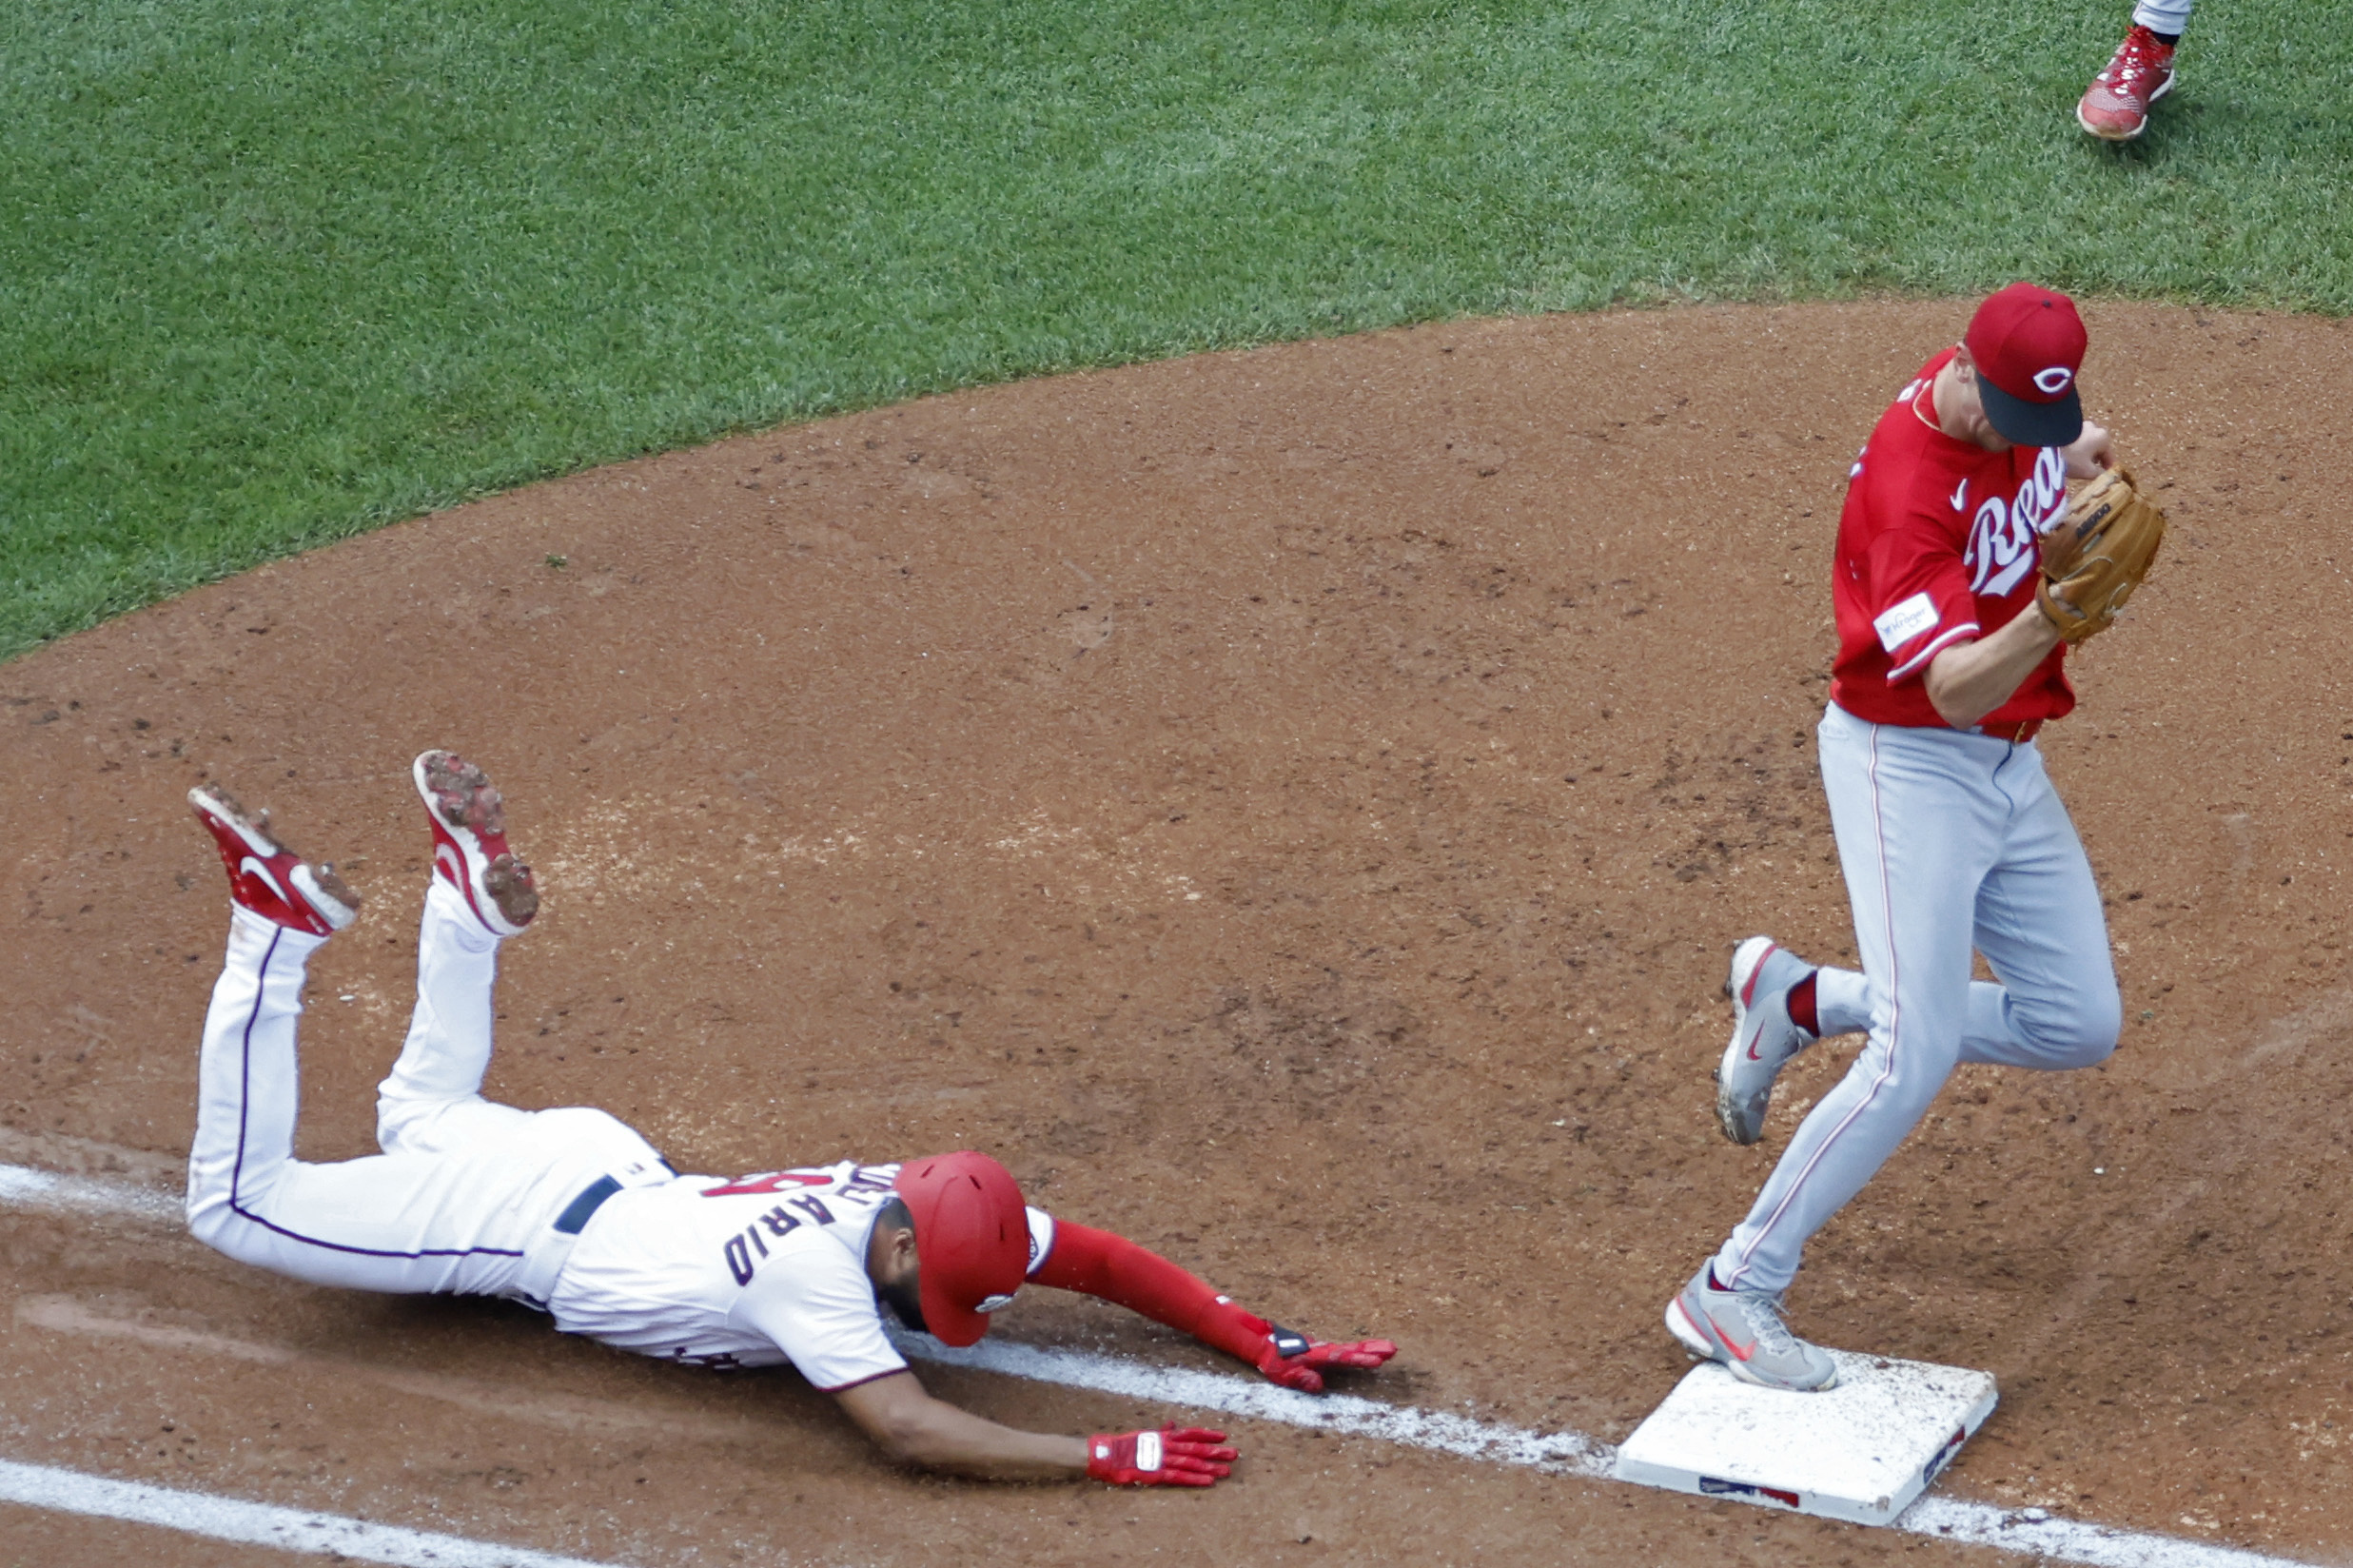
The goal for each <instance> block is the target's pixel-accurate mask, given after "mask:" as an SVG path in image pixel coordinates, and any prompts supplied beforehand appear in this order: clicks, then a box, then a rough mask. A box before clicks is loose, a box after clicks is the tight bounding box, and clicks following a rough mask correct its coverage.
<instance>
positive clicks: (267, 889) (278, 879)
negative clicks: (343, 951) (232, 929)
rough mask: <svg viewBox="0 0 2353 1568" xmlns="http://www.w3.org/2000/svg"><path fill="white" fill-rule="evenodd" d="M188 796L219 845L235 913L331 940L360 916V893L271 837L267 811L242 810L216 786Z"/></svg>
mask: <svg viewBox="0 0 2353 1568" xmlns="http://www.w3.org/2000/svg"><path fill="white" fill-rule="evenodd" d="M187 798H188V804H189V805H191V806H193V807H195V808H196V820H197V821H199V822H202V823H203V824H204V825H205V827H206V829H207V830H209V831H210V833H212V841H213V843H214V844H216V845H218V846H219V847H220V851H221V864H222V865H223V866H225V867H226V868H227V870H228V896H229V898H230V900H231V901H232V902H234V903H235V904H236V905H237V907H238V908H239V909H241V910H250V911H253V912H254V913H255V914H258V915H260V916H261V917H262V918H263V919H265V920H268V921H272V922H275V923H276V924H278V925H281V926H284V927H285V928H286V929H287V930H288V931H307V932H309V933H310V934H311V935H313V936H331V935H333V934H334V933H335V932H337V931H342V930H343V928H344V927H345V926H348V925H350V924H351V923H352V922H353V921H354V920H357V919H358V918H359V917H360V895H359V894H358V893H356V892H352V891H351V890H350V889H349V888H348V887H346V886H344V885H343V878H342V877H340V876H337V875H336V874H335V868H334V867H333V866H326V865H321V866H309V865H305V864H304V862H303V858H302V856H300V855H298V854H296V853H294V852H293V851H292V850H289V849H287V848H286V847H285V846H284V844H281V843H279V842H278V840H277V839H276V838H274V837H272V836H271V834H270V831H269V813H267V812H263V813H260V814H259V815H256V814H254V813H250V812H248V811H246V810H245V808H244V807H243V806H240V805H239V804H237V797H236V796H234V795H232V794H229V793H228V792H227V791H226V790H224V789H222V788H221V787H220V786H219V785H218V784H203V785H199V786H198V787H197V788H195V789H193V790H190V791H188V793H187Z"/></svg>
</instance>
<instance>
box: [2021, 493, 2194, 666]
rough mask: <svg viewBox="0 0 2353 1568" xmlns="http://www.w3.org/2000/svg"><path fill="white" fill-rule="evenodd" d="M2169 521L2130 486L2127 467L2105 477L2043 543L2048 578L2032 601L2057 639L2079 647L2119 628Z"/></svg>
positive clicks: (2070, 505)
mask: <svg viewBox="0 0 2353 1568" xmlns="http://www.w3.org/2000/svg"><path fill="white" fill-rule="evenodd" d="M2165 537H2166V515H2165V514H2164V513H2163V512H2160V511H2158V510H2157V508H2156V507H2155V506H2154V505H2152V504H2150V502H2149V500H2148V498H2147V497H2146V496H2144V495H2142V494H2141V493H2140V491H2138V490H2136V489H2134V488H2133V486H2132V475H2131V474H2130V473H2129V472H2128V470H2126V469H2122V468H2109V469H2106V470H2104V471H2103V472H2101V473H2100V474H2099V475H2098V476H2096V477H2095V478H2093V479H2092V480H2090V481H2089V482H2088V483H2087V484H2085V485H2084V487H2083V488H2082V489H2081V490H2078V491H2077V492H2076V493H2075V497H2074V500H2071V501H2069V503H2068V509H2067V516H2066V517H2065V518H2063V519H2060V522H2059V525H2058V526H2057V527H2055V528H2053V529H2051V531H2050V532H2049V533H2048V534H2045V535H2044V536H2043V537H2042V561H2043V580H2042V581H2041V582H2040V583H2038V584H2037V585H2036V586H2035V590H2034V601H2035V602H2036V603H2037V604H2040V605H2041V606H2042V607H2043V614H2045V615H2047V616H2049V617H2050V620H2051V624H2052V625H2054V626H2056V627H2058V628H2059V635H2060V636H2061V637H2065V638H2066V639H2067V640H2068V641H2069V642H2070V643H2080V642H2082V641H2083V640H2084V639H2085V638H2086V637H2090V636H2092V635H2093V634H2094V633H2098V632H2105V631H2107V630H2108V627H2110V626H2112V625H2114V624H2115V621H2116V612H2117V611H2119V610H2122V609H2123V608H2124V607H2125V600H2127V599H2128V598H2131V597H2132V590H2134V589H2135V588H2138V587H2139V586H2140V585H2141V579H2142V578H2146V577H2147V576H2148V569H2149V567H2150V566H2151V565H2153V564H2155V562H2156V559H2157V547H2158V546H2159V545H2160V544H2163V543H2164V542H2165Z"/></svg>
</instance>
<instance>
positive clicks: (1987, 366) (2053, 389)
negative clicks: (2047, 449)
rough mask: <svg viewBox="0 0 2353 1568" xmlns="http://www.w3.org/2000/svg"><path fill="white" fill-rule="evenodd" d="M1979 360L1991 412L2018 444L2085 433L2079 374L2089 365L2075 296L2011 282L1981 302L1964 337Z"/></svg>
mask: <svg viewBox="0 0 2353 1568" xmlns="http://www.w3.org/2000/svg"><path fill="white" fill-rule="evenodd" d="M1961 341H1962V343H1966V344H1967V345H1968V346H1969V357H1970V358H1971V360H1972V361H1974V362H1975V363H1976V365H1977V395H1978V397H1979V399H1980V400H1981V401H1982V402H1984V403H1985V406H1986V418H1987V419H1988V420H1990V421H1992V423H1993V428H1994V429H1995V430H1997V431H1999V432H2000V433H2001V435H2002V438H2003V439H2004V440H2006V441H2015V442H2016V443H2017V444H2018V445H2020V446H2065V445H2067V444H2068V443H2069V442H2070V441H2073V440H2074V439H2075V438H2076V437H2078V436H2080V435H2082V434H2083V432H2084V400H2083V399H2082V398H2081V397H2080V396H2078V395H2077V393H2076V390H2075V373H2076V372H2077V371H2078V370H2081V369H2082V368H2083V367H2084V345H2085V343H2086V342H2087V339H2086V336H2085V333H2084V319H2083V318H2082V317H2081V316H2079V315H2077V314H2076V313H2075V302H2074V301H2073V300H2070V299H2069V298H2068V297H2067V296H2066V295H2064V294H2059V293H2054V292H2052V291H2051V290H2050V289H2048V288H2038V287H2037V286H2035V285H2034V284H2027V283H2018V284H2010V286H2009V287H2008V288H2005V289H2003V290H2002V291H2001V292H2000V293H1998V294H1995V295H1993V296H1991V297H1990V298H1989V299H1988V300H1987V301H1986V303H1985V304H1981V305H1979V306H1978V307H1977V314H1976V315H1974V316H1971V318H1970V322H1969V331H1968V333H1967V334H1966V335H1965V336H1964V337H1963V338H1962V340H1961Z"/></svg>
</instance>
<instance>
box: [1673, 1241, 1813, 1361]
mask: <svg viewBox="0 0 2353 1568" xmlns="http://www.w3.org/2000/svg"><path fill="white" fill-rule="evenodd" d="M1715 1266H1716V1265H1715V1262H1714V1260H1710V1261H1709V1262H1707V1263H1704V1264H1700V1265H1699V1272H1698V1273H1696V1274H1695V1275H1693V1276H1692V1282H1691V1284H1687V1285H1685V1286H1684V1287H1683V1293H1682V1294H1681V1295H1679V1296H1677V1297H1676V1298H1675V1300H1673V1301H1671V1302H1669V1303H1667V1330H1668V1332H1669V1333H1672V1334H1673V1335H1674V1336H1675V1337H1676V1338H1677V1340H1680V1341H1681V1342H1682V1343H1683V1348H1684V1349H1686V1350H1688V1351H1690V1352H1691V1353H1692V1354H1693V1355H1694V1356H1696V1357H1697V1358H1698V1359H1699V1360H1701V1361H1708V1362H1723V1363H1724V1364H1725V1365H1726V1366H1727V1367H1729V1368H1731V1369H1732V1375H1733V1376H1734V1377H1735V1378H1738V1379H1739V1380H1740V1381H1741V1382H1753V1383H1755V1384H1756V1385H1757V1386H1758V1387H1759V1388H1786V1389H1790V1390H1792V1391H1794V1392H1796V1393H1801V1394H1808V1393H1814V1392H1816V1391H1818V1390H1820V1389H1824V1388H1831V1387H1834V1386H1835V1385H1836V1384H1837V1382H1838V1363H1837V1362H1833V1361H1832V1360H1831V1359H1830V1355H1829V1353H1828V1352H1827V1351H1825V1350H1823V1349H1822V1348H1821V1347H1820V1346H1818V1345H1812V1344H1808V1343H1806V1342H1805V1341H1803V1340H1801V1339H1799V1338H1798V1337H1797V1336H1796V1335H1794V1334H1793V1333H1791V1332H1790V1330H1789V1324H1787V1323H1783V1322H1782V1321H1781V1313H1782V1311H1783V1310H1784V1309H1783V1307H1782V1304H1781V1298H1780V1296H1779V1294H1777V1293H1776V1292H1774V1291H1769V1290H1718V1289H1717V1288H1716V1280H1715V1277H1714V1275H1712V1274H1711V1273H1710V1272H1709V1271H1710V1270H1711V1269H1713V1268H1714V1267H1715Z"/></svg>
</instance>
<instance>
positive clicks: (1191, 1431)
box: [833, 1372, 1235, 1486]
mask: <svg viewBox="0 0 2353 1568" xmlns="http://www.w3.org/2000/svg"><path fill="white" fill-rule="evenodd" d="M833 1398H834V1400H835V1401H838V1402H839V1403H840V1405H841V1407H842V1409H844V1410H846V1411H848V1412H849V1415H850V1419H851V1420H852V1421H855V1422H857V1424H858V1426H859V1427H860V1429H862V1430H863V1431H864V1432H865V1433H866V1435H867V1436H868V1437H870V1438H872V1439H873V1440H874V1443H875V1446H877V1447H879V1448H880V1449H881V1450H882V1451H883V1452H884V1453H886V1454H888V1455H890V1456H891V1458H892V1459H893V1460H897V1461H899V1462H900V1463H902V1464H919V1465H922V1466H924V1467H925V1468H926V1469H931V1470H946V1471H949V1472H951V1473H952V1474H955V1475H960V1476H972V1477H976V1478H978V1479H980V1480H1077V1479H1078V1478H1079V1477H1081V1476H1092V1477H1093V1478H1094V1479H1095V1480H1101V1481H1108V1482H1109V1483H1110V1484H1112V1485H1114V1486H1213V1485H1215V1484H1216V1483H1217V1482H1218V1481H1219V1480H1223V1479H1224V1478H1225V1477H1226V1474H1227V1473H1228V1472H1229V1471H1230V1470H1231V1469H1232V1466H1233V1460H1234V1457H1235V1456H1234V1451H1233V1450H1232V1449H1231V1448H1228V1447H1226V1445H1225V1444H1226V1434H1225V1433H1223V1432H1210V1431H1205V1430H1203V1429H1202V1428H1200V1427H1191V1426H1183V1427H1180V1426H1167V1427H1163V1428H1161V1429H1160V1430H1159V1431H1157V1432H1123V1433H1117V1434H1112V1433H1103V1434H1100V1435H1098V1436H1095V1437H1091V1438H1058V1437H1052V1436H1049V1435H1048V1434H1046V1433H1043V1432H1023V1431H1019V1430H1017V1429H1015V1428H1013V1427H1010V1426H1000V1425H998V1424H997V1423H996V1422H995V1421H989V1420H986V1419H984V1418H982V1417H979V1416H975V1415H973V1414H972V1413H971V1411H969V1410H959V1409H957V1408H956V1407H955V1406H954V1405H952V1404H950V1403H949V1402H948V1401H945V1400H935V1399H933V1398H932V1397H931V1395H930V1394H928V1393H926V1392H924V1387H923V1384H921V1383H920V1382H916V1381H915V1375H914V1374H913V1373H912V1372H893V1373H892V1374H891V1375H890V1376H889V1377H886V1378H876V1379H875V1380H874V1381H873V1382H862V1383H858V1384H855V1385H854V1386H853V1387H849V1388H844V1389H842V1390H840V1391H839V1392H838V1393H836V1394H835V1395H834V1396H833Z"/></svg>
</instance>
